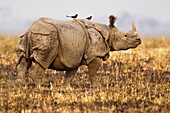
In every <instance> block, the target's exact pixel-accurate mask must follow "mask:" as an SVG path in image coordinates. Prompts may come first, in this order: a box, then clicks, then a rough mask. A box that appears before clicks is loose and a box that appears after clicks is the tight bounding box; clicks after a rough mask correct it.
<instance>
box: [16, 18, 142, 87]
mask: <svg viewBox="0 0 170 113" xmlns="http://www.w3.org/2000/svg"><path fill="white" fill-rule="evenodd" d="M115 21H116V18H115V17H114V16H110V17H109V23H110V24H109V25H105V24H100V23H95V22H91V21H89V20H86V19H73V20H69V21H59V20H53V19H50V18H40V19H38V20H37V21H35V22H34V23H33V24H32V26H31V27H30V28H29V29H28V31H27V32H26V33H25V34H24V35H23V36H21V37H20V42H19V45H18V49H17V55H18V57H19V58H18V64H17V73H18V76H17V82H18V83H25V74H26V72H27V70H28V68H29V67H30V66H31V65H32V62H35V68H34V69H33V74H32V75H31V77H32V79H33V80H34V84H36V85H38V86H39V85H40V84H41V79H42V77H43V74H44V71H45V69H54V70H59V71H60V70H62V71H66V74H65V80H64V85H69V84H70V81H71V80H72V78H73V76H74V75H75V73H76V72H77V69H78V67H79V66H81V65H86V66H88V72H89V79H90V81H91V83H92V84H93V85H94V86H96V85H97V84H98V83H96V76H95V74H96V72H97V70H98V68H99V66H100V62H101V61H102V60H107V59H108V58H109V52H110V51H119V50H127V49H130V48H136V47H137V46H138V45H140V44H141V40H140V38H139V36H138V33H137V31H136V27H135V25H134V23H133V24H132V29H131V30H130V31H128V32H122V31H120V30H119V29H118V28H117V27H116V26H115V25H114V23H115Z"/></svg>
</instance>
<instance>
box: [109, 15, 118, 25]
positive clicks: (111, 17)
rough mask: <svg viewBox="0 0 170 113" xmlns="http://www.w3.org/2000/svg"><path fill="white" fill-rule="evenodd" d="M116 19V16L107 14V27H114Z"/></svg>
mask: <svg viewBox="0 0 170 113" xmlns="http://www.w3.org/2000/svg"><path fill="white" fill-rule="evenodd" d="M116 20H117V17H115V16H113V15H110V16H109V27H110V28H113V27H114V23H115V22H116Z"/></svg>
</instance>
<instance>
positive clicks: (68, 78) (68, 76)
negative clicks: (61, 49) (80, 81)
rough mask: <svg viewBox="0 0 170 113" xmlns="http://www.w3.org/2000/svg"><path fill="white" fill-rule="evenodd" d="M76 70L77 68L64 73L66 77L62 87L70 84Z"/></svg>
mask: <svg viewBox="0 0 170 113" xmlns="http://www.w3.org/2000/svg"><path fill="white" fill-rule="evenodd" d="M77 69H78V68H76V69H73V70H68V71H66V75H65V78H64V86H68V85H70V82H71V80H72V78H73V77H74V75H75V74H76V72H77Z"/></svg>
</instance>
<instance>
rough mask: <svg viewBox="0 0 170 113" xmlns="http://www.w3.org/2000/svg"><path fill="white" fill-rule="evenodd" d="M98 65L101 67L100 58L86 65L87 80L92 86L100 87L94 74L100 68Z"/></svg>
mask: <svg viewBox="0 0 170 113" xmlns="http://www.w3.org/2000/svg"><path fill="white" fill-rule="evenodd" d="M100 65H101V59H100V58H96V59H94V60H93V61H92V62H91V63H90V64H89V65H88V69H89V79H90V82H91V84H92V85H93V86H100V84H99V83H97V82H96V72H97V70H98V68H99V67H100Z"/></svg>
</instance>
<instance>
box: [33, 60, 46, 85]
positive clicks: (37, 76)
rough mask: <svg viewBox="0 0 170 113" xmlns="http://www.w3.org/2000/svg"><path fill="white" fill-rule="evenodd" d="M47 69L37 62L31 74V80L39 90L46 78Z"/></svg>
mask: <svg viewBox="0 0 170 113" xmlns="http://www.w3.org/2000/svg"><path fill="white" fill-rule="evenodd" d="M44 72H45V69H44V68H43V67H42V66H41V65H40V64H39V63H37V62H35V65H34V69H33V73H32V74H31V78H32V80H33V83H34V85H35V86H37V87H38V88H40V87H41V83H42V78H43V76H44Z"/></svg>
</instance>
